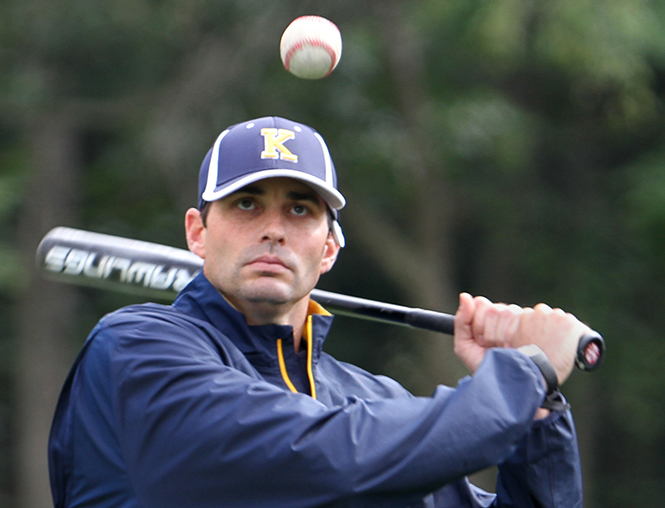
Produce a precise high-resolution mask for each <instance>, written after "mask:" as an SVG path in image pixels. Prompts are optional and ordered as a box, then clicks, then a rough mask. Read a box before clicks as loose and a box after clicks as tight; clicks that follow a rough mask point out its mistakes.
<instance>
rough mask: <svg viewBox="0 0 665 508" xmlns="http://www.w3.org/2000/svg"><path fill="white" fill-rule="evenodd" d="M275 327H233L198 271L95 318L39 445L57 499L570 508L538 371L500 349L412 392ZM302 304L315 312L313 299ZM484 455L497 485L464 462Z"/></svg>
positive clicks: (567, 432) (560, 430)
mask: <svg viewBox="0 0 665 508" xmlns="http://www.w3.org/2000/svg"><path fill="white" fill-rule="evenodd" d="M310 307H311V309H310V310H311V314H310V316H309V317H308V325H307V327H306V328H307V330H306V334H305V335H306V338H307V350H306V351H301V352H299V353H296V352H295V351H294V348H293V336H292V331H291V328H290V327H286V326H278V325H268V326H248V325H247V324H246V322H245V319H244V317H243V316H242V315H241V314H240V313H239V312H237V311H236V310H234V309H233V308H232V307H231V306H230V305H228V303H227V302H226V301H225V300H224V299H223V298H222V297H221V296H220V294H219V293H218V292H217V291H216V290H215V289H214V288H213V287H212V285H211V284H210V283H209V282H208V281H207V279H206V278H205V277H204V276H203V275H199V276H198V277H197V278H195V279H194V281H192V283H191V284H190V285H189V286H188V287H187V288H186V289H185V290H184V291H183V292H182V293H181V295H180V296H179V297H178V299H177V300H176V302H175V303H174V304H173V306H161V305H156V304H146V305H137V306H131V307H127V308H125V309H121V310H119V311H117V312H115V313H112V314H110V315H108V316H106V317H104V318H103V319H102V320H101V321H100V322H99V324H98V325H97V326H96V327H95V329H94V330H93V331H92V333H91V334H90V337H89V338H88V340H87V342H86V344H85V346H84V348H83V350H82V351H81V353H80V355H79V357H78V359H77V360H76V363H75V364H74V367H73V368H72V371H71V372H70V375H69V377H68V379H67V381H66V383H65V386H64V388H63V391H62V394H61V397H60V401H59V403H58V407H57V410H56V414H55V418H54V422H53V426H52V429H51V438H50V442H49V468H50V474H51V486H52V491H53V497H54V502H55V506H56V508H64V507H68V508H72V507H84V506H86V507H87V506H89V507H93V506H94V507H95V508H106V507H109V508H110V507H115V508H120V507H122V508H130V507H143V508H150V507H154V508H169V507H173V508H204V507H223V508H233V507H238V508H240V507H242V508H248V507H251V508H263V507H269V508H278V507H288V508H297V507H314V506H316V507H319V506H340V507H341V506H344V507H411V506H420V507H430V508H433V507H446V508H458V507H459V508H462V507H488V506H497V507H499V506H501V507H503V506H506V507H509V506H510V507H513V506H514V507H521V508H528V507H547V508H549V507H560V508H574V507H580V506H582V487H581V483H582V482H581V475H580V463H579V456H578V449H577V442H576V437H575V430H574V426H573V422H572V417H571V415H570V413H568V412H565V413H563V412H562V413H553V414H552V415H550V416H549V417H548V418H546V419H544V420H541V421H538V422H534V421H533V420H532V417H533V414H534V412H535V410H536V408H537V407H538V406H539V405H540V404H541V402H542V401H543V398H544V390H543V383H542V380H541V375H540V373H539V371H538V369H537V367H536V366H535V365H534V364H533V362H532V361H531V360H530V359H529V358H527V357H526V356H524V355H522V354H521V353H519V352H518V351H516V350H509V349H495V350H490V351H488V353H487V354H486V357H485V360H484V362H483V364H482V365H481V366H480V367H479V369H478V370H477V372H476V373H475V374H474V376H473V377H468V378H465V379H463V380H462V381H461V382H460V383H459V385H458V386H457V387H456V388H455V389H453V388H448V387H444V386H440V387H438V388H437V389H436V390H435V392H434V394H433V395H432V396H431V397H415V396H413V395H411V394H410V393H409V392H407V391H406V390H405V389H404V388H403V387H402V386H400V385H399V384H398V383H397V382H395V381H393V380H391V379H388V378H386V377H382V376H375V375H372V374H370V373H368V372H365V371H363V370H362V369H359V368H357V367H355V366H352V365H349V364H346V363H342V362H339V361H337V360H335V359H334V358H332V357H331V356H329V355H328V354H326V353H324V352H322V350H321V349H322V345H323V341H324V339H325V336H326V335H327V333H328V329H329V327H330V325H331V322H332V317H331V316H329V315H325V314H327V313H325V311H323V309H320V308H319V307H318V305H317V304H314V303H312V305H311V306H310ZM316 312H321V313H319V314H317V313H316ZM497 464H498V465H499V478H498V481H497V494H496V495H494V494H488V493H485V492H482V491H480V490H479V489H477V488H476V487H474V486H472V485H471V484H470V483H469V482H468V480H467V479H466V475H468V474H470V473H473V472H474V471H478V470H481V469H484V468H486V467H488V466H491V465H497Z"/></svg>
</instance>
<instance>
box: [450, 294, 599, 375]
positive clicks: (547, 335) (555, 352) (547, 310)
mask: <svg viewBox="0 0 665 508" xmlns="http://www.w3.org/2000/svg"><path fill="white" fill-rule="evenodd" d="M588 331H589V328H588V327H587V326H585V325H584V324H583V323H581V322H580V321H578V320H577V318H575V316H573V315H572V314H569V313H566V312H564V311H563V310H561V309H552V308H551V307H549V306H547V305H545V304H538V305H536V306H535V307H534V308H533V309H531V308H524V309H523V308H521V307H518V306H517V305H505V304H495V303H492V302H490V301H489V300H488V299H486V298H483V297H475V298H473V297H471V295H469V294H467V293H462V294H461V295H460V305H459V308H458V310H457V314H455V354H457V356H458V357H459V358H460V359H461V360H462V361H463V362H464V364H465V365H466V366H467V368H468V369H469V370H470V371H471V372H472V373H473V372H475V370H476V369H477V368H478V366H479V365H480V363H481V362H482V360H483V358H484V356H485V352H486V351H487V349H489V348H491V347H514V348H517V347H520V346H524V345H526V344H536V345H537V346H539V347H540V348H541V349H542V350H543V351H544V352H545V354H546V355H547V357H548V358H549V360H550V362H551V363H552V366H553V367H554V370H555V372H556V375H557V379H558V381H559V385H561V384H563V383H564V381H566V379H568V376H570V373H571V372H572V370H573V366H574V362H575V355H576V353H577V344H578V341H579V339H580V337H581V336H582V335H583V334H584V333H586V332H588Z"/></svg>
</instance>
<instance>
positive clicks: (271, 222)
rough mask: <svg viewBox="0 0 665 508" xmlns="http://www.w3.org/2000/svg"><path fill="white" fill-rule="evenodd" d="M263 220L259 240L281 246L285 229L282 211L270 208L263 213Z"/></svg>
mask: <svg viewBox="0 0 665 508" xmlns="http://www.w3.org/2000/svg"><path fill="white" fill-rule="evenodd" d="M263 219H264V223H263V228H262V230H261V240H262V241H268V242H271V243H279V244H281V245H283V244H284V242H285V240H286V228H285V223H284V221H285V217H284V214H283V213H282V211H281V210H277V209H274V208H270V209H268V210H266V212H265V213H264V216H263Z"/></svg>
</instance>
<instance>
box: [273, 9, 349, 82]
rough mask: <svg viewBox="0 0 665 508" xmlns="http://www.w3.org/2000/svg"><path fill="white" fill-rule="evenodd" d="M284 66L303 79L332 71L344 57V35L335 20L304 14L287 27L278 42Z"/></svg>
mask: <svg viewBox="0 0 665 508" xmlns="http://www.w3.org/2000/svg"><path fill="white" fill-rule="evenodd" d="M279 53H280V56H281V57H282V63H284V68H285V69H286V70H287V71H289V72H290V73H291V74H293V75H294V76H297V77H299V78H303V79H319V78H323V77H325V76H327V75H328V74H330V73H331V72H332V71H333V69H334V68H335V67H336V66H337V64H338V63H339V59H340V57H341V56H342V35H341V34H340V32H339V28H337V26H336V25H335V23H333V22H332V21H329V20H327V19H326V18H322V17H321V16H301V17H299V18H296V19H294V20H293V21H292V22H291V24H290V25H289V26H287V27H286V30H284V33H283V34H282V39H281V41H280V43H279Z"/></svg>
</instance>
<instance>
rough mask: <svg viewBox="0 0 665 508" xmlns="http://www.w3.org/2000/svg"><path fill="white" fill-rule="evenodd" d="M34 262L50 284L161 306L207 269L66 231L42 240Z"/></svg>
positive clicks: (177, 253)
mask: <svg viewBox="0 0 665 508" xmlns="http://www.w3.org/2000/svg"><path fill="white" fill-rule="evenodd" d="M36 262H37V267H38V269H39V270H40V271H41V272H42V273H43V274H45V275H46V276H47V277H49V278H51V279H55V280H60V281H64V282H70V283H73V284H79V285H84V286H92V287H98V288H106V289H108V288H113V289H116V290H119V291H123V292H126V293H132V294H136V295H142V296H147V297H151V298H157V299H160V300H173V299H174V298H175V296H176V295H177V294H178V293H179V292H180V291H181V290H182V289H183V288H184V287H185V286H186V285H187V284H188V283H189V282H190V281H191V280H192V279H193V278H194V276H196V274H197V273H198V271H199V270H200V269H201V267H202V266H203V260H202V259H201V258H199V257H198V256H197V255H195V254H193V253H191V252H189V251H186V250H184V249H177V248H174V247H167V246H165V245H159V244H155V243H150V242H142V241H140V240H130V239H127V238H119V237H116V236H111V235H104V234H101V233H92V232H89V231H81V230H78V229H73V228H65V227H58V228H55V229H52V230H51V231H50V232H49V233H48V234H47V235H46V236H45V237H44V238H43V239H42V241H41V243H40V244H39V246H38V247H37V254H36Z"/></svg>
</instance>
